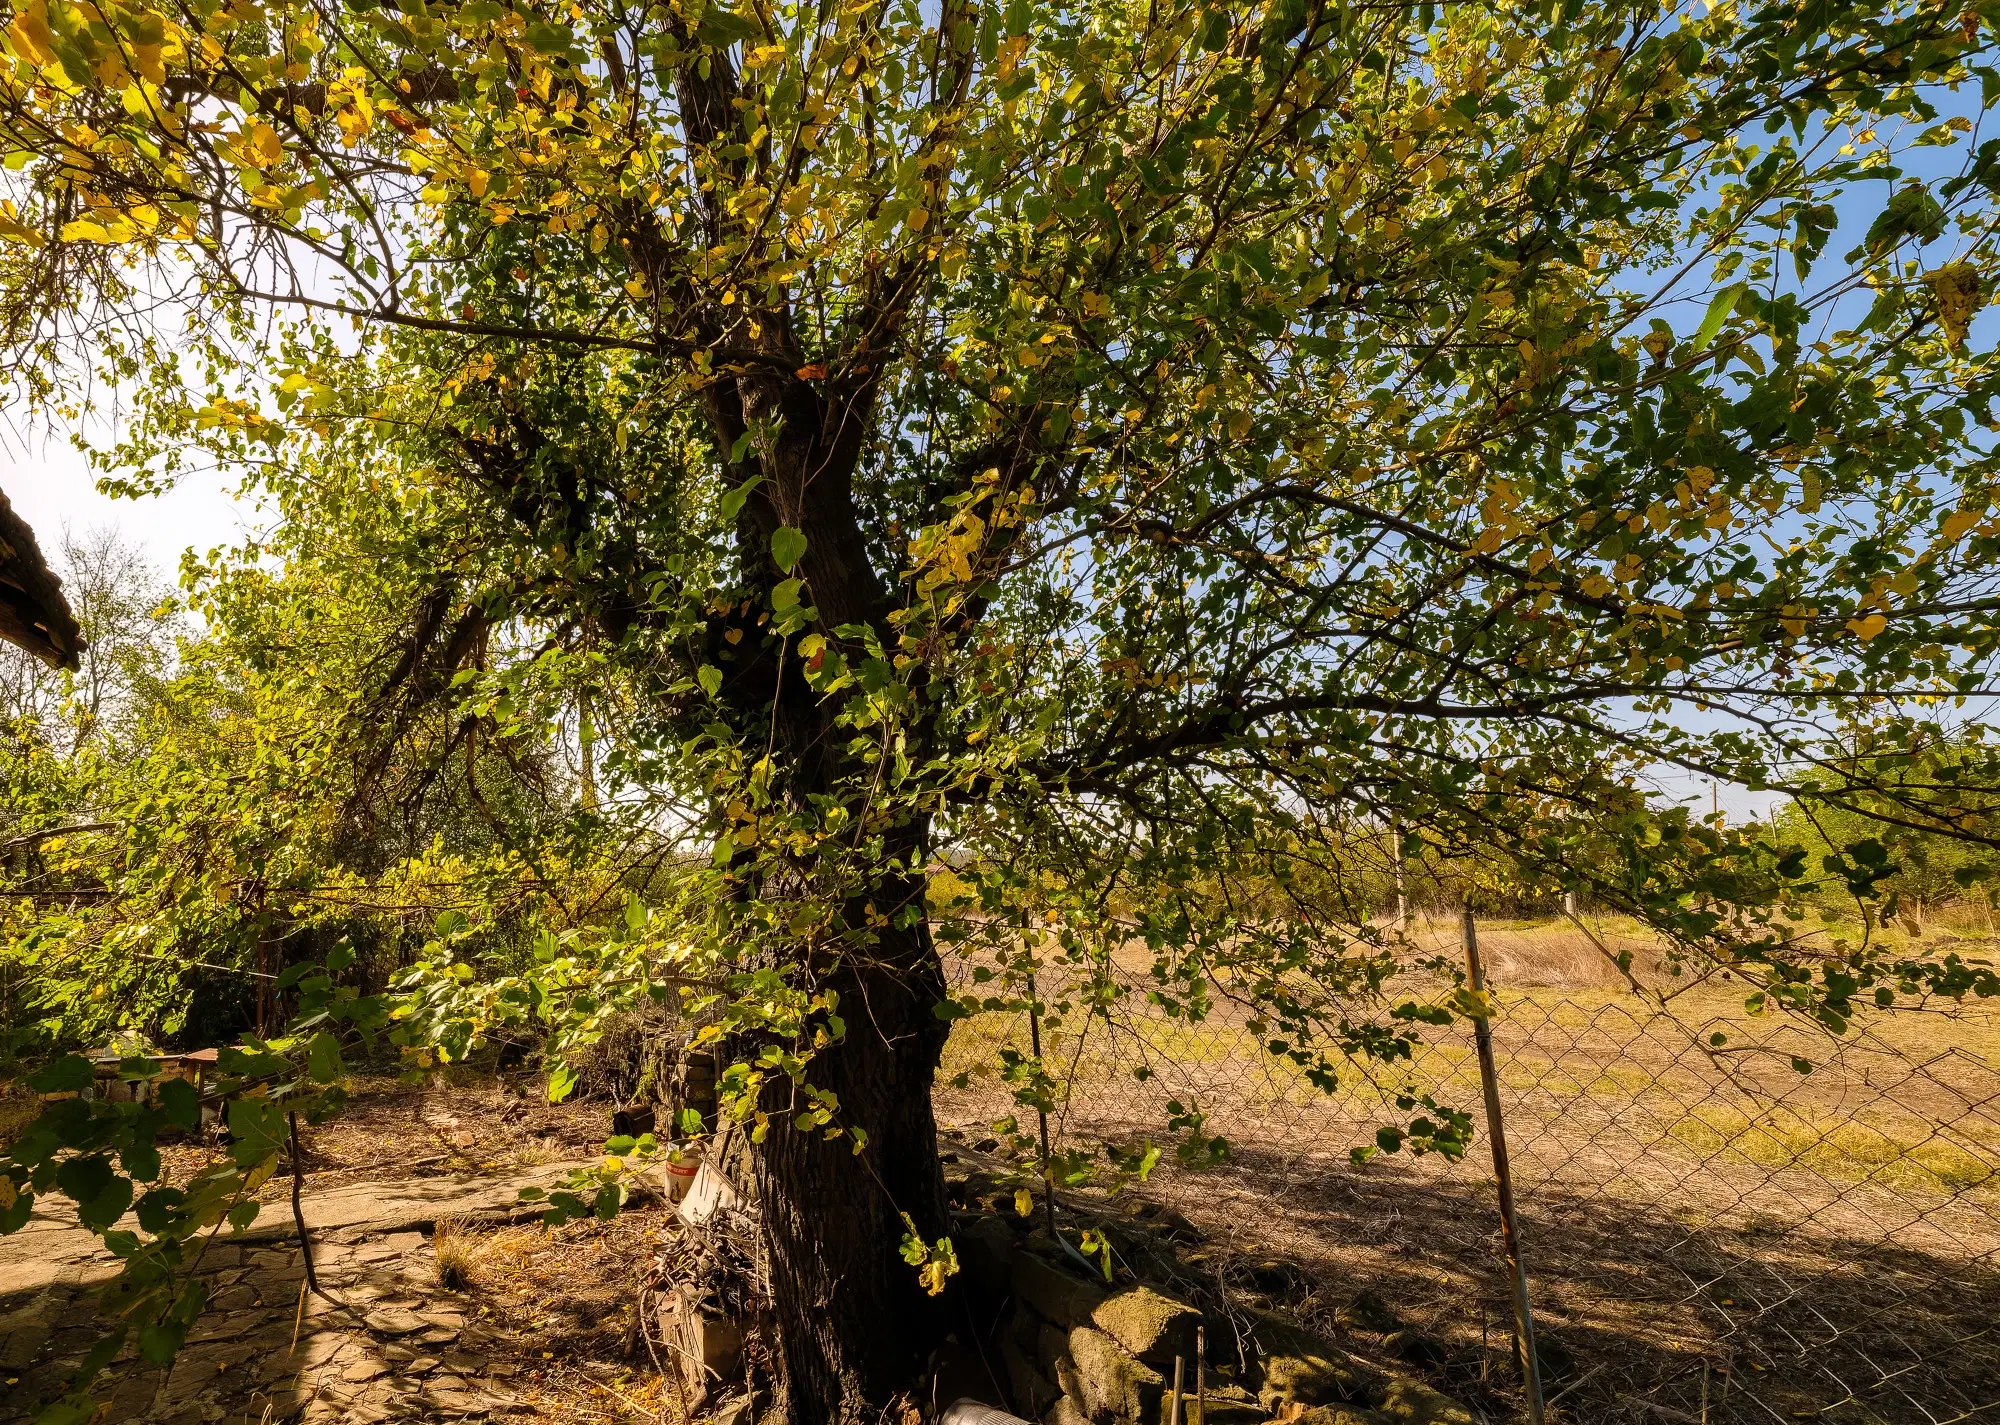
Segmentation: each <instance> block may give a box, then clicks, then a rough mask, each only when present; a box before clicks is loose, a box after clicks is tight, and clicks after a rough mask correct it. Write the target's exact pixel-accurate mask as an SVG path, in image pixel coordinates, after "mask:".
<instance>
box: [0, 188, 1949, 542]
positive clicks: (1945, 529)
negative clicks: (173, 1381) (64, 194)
mask: <svg viewBox="0 0 2000 1425" xmlns="http://www.w3.org/2000/svg"><path fill="white" fill-rule="evenodd" d="M5 231H6V229H5V228H4V227H0V233H4V232H5ZM1979 520H1980V512H1979V511H1978V510H1957V511H1955V512H1953V513H1952V514H1950V515H1948V516H1946V518H1945V522H1944V527H1943V528H1942V529H1941V530H1939V531H1938V533H1939V534H1940V535H1941V536H1942V537H1944V538H1945V539H1948V540H1960V539H1963V538H1965V536H1966V533H1967V532H1968V531H1969V530H1970V529H1971V528H1972V527H1973V526H1974V525H1976V524H1978V523H1979Z"/></svg>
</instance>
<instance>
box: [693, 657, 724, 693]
mask: <svg viewBox="0 0 2000 1425" xmlns="http://www.w3.org/2000/svg"><path fill="white" fill-rule="evenodd" d="M694 680H695V682H697V683H699V684H701V690H702V691H703V692H704V693H707V694H708V695H709V696H710V697H711V698H712V697H714V696H715V695H716V694H717V693H719V692H721V691H722V670H721V669H720V668H717V667H715V666H714V665H713V664H709V663H704V664H702V665H701V667H700V668H699V669H697V670H696V671H695V675H694Z"/></svg>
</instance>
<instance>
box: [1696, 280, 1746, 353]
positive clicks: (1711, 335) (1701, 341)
mask: <svg viewBox="0 0 2000 1425" xmlns="http://www.w3.org/2000/svg"><path fill="white" fill-rule="evenodd" d="M1749 285H1750V284H1749V283H1747V282H1738V283H1736V284H1734V285H1733V286H1729V287H1724V288H1723V289H1722V290H1721V291H1720V292H1717V293H1716V294H1715V296H1714V297H1713V298H1712V299H1711V300H1710V301H1709V304H1708V314H1707V315H1706V316H1704V317H1703V318H1702V319H1701V327H1700V329H1699V330H1697V331H1696V332H1695V334H1694V349H1695V350H1696V351H1706V350H1707V349H1708V344H1709V343H1710V342H1712V341H1714V340H1715V334H1716V333H1717V332H1719V331H1721V330H1722V324H1723V323H1724V322H1726V321H1728V320H1729V314H1730V313H1731V312H1733V311H1735V310H1736V304H1737V302H1739V301H1741V300H1742V297H1743V293H1744V292H1745V291H1746V290H1747V289H1748V288H1749Z"/></svg>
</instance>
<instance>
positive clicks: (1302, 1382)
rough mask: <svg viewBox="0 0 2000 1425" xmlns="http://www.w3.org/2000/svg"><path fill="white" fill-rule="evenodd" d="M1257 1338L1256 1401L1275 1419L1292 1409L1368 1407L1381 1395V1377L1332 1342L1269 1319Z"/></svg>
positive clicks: (1257, 1328) (1258, 1326) (1259, 1322)
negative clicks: (1323, 1406)
mask: <svg viewBox="0 0 2000 1425" xmlns="http://www.w3.org/2000/svg"><path fill="white" fill-rule="evenodd" d="M1253 1335H1254V1336H1255V1338H1256V1342H1257V1350H1258V1363H1257V1372H1256V1376H1255V1379H1254V1384H1255V1385H1256V1386H1257V1400H1258V1403H1259V1404H1261V1405H1262V1406H1263V1407H1264V1408H1265V1409H1266V1410H1267V1411H1269V1412H1270V1413H1271V1414H1273V1415H1275V1414H1277V1413H1279V1412H1280V1411H1281V1410H1283V1409H1285V1408H1286V1407H1288V1406H1293V1405H1299V1406H1306V1407H1311V1406H1315V1405H1367V1404H1371V1403H1372V1402H1374V1401H1375V1400H1377V1399H1379V1398H1380V1396H1381V1390H1382V1378H1381V1376H1380V1374H1379V1373H1378V1372H1376V1371H1375V1370H1374V1369H1372V1368H1371V1367H1369V1366H1367V1365H1365V1364H1363V1363H1362V1362H1361V1361H1358V1360H1356V1359H1355V1358H1354V1357H1353V1356H1351V1355H1349V1354H1348V1353H1347V1352H1346V1351H1343V1350H1341V1349H1340V1347H1338V1346H1336V1345H1334V1344H1333V1343H1332V1342H1331V1341H1327V1340H1323V1339H1322V1338H1320V1337H1318V1336H1315V1335H1313V1334H1312V1333H1311V1332H1310V1331H1304V1330H1301V1329H1300V1328H1299V1327H1297V1326H1293V1325H1291V1324H1290V1323H1289V1322H1285V1321H1280V1320H1279V1319H1278V1318H1276V1317H1274V1316H1264V1315H1259V1316H1258V1317H1257V1318H1256V1319H1255V1325H1254V1328H1253Z"/></svg>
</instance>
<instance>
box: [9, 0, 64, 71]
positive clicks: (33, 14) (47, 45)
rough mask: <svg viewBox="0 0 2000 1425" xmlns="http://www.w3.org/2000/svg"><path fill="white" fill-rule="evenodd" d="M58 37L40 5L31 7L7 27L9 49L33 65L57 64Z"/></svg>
mask: <svg viewBox="0 0 2000 1425" xmlns="http://www.w3.org/2000/svg"><path fill="white" fill-rule="evenodd" d="M55 41H56V37H55V35H54V34H52V33H51V32H50V30H49V22H48V17H47V15H46V12H45V11H44V10H43V7H42V6H41V5H40V4H35V5H31V6H29V7H28V8H27V9H26V10H23V11H22V12H21V13H20V14H18V15H16V16H15V17H14V23H13V24H11V25H9V26H8V27H7V47H8V48H9V49H11V50H13V51H14V53H15V54H18V55H19V56H21V58H23V59H25V60H27V61H28V63H30V64H33V65H44V64H54V63H55V62H56V48H55Z"/></svg>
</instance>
